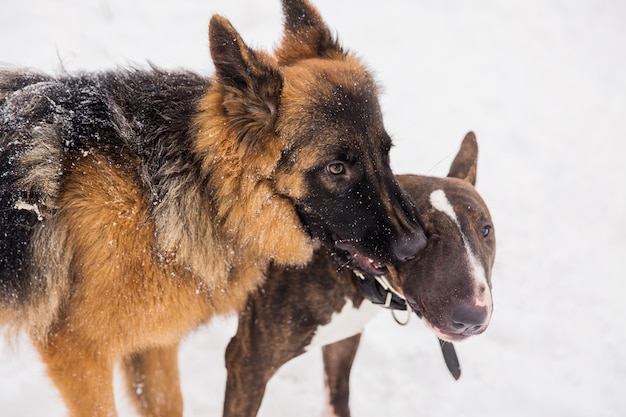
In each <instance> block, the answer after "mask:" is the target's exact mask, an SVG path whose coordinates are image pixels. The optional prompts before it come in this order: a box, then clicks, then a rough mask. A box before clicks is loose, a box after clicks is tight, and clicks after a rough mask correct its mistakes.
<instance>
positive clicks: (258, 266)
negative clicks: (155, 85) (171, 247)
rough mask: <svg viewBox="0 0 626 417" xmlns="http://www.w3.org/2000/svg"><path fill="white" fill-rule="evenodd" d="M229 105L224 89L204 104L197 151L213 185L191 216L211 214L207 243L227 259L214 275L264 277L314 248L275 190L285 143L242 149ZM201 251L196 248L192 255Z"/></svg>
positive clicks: (207, 222)
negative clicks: (275, 174) (270, 264)
mask: <svg viewBox="0 0 626 417" xmlns="http://www.w3.org/2000/svg"><path fill="white" fill-rule="evenodd" d="M224 100H225V98H224V91H223V89H222V88H221V86H219V85H215V84H214V85H213V86H212V87H211V89H210V90H209V92H208V93H207V94H206V95H205V96H204V97H203V98H202V99H201V100H200V103H199V111H198V113H197V114H198V115H197V117H196V119H195V121H194V123H195V127H196V129H197V130H196V132H197V133H196V134H197V137H196V140H195V144H194V149H193V152H194V153H196V155H198V156H199V157H200V158H201V161H202V168H201V171H202V175H203V176H205V178H207V180H208V181H207V182H208V189H209V190H211V195H204V196H202V197H203V198H202V199H201V200H202V201H196V202H195V203H196V204H202V205H203V206H204V210H190V211H192V212H202V213H207V218H206V219H203V220H204V221H202V222H201V224H204V225H205V226H206V227H205V229H206V235H205V236H204V237H203V240H204V241H205V242H207V243H206V244H207V245H211V246H212V245H216V246H217V247H219V248H220V251H221V253H222V254H223V259H221V260H220V259H217V260H216V261H215V262H213V265H212V268H211V270H212V271H214V272H215V273H217V275H219V276H223V277H224V278H225V279H228V275H231V274H229V273H230V272H231V270H233V269H235V270H238V271H239V272H237V274H241V272H243V271H242V270H246V271H249V270H250V269H253V270H257V271H259V272H264V271H265V269H266V268H267V265H268V262H269V261H270V260H273V261H274V262H276V263H279V264H304V263H306V262H308V261H309V259H310V258H311V256H312V251H313V244H312V242H311V240H310V238H309V237H308V235H307V234H306V233H305V232H304V231H303V229H302V226H301V223H300V220H299V218H298V215H297V213H296V212H295V209H294V208H293V203H292V202H291V201H289V200H288V199H286V198H285V197H282V196H280V195H278V194H277V193H276V192H275V191H274V187H273V185H272V182H271V179H270V178H271V174H272V172H271V171H273V167H275V166H276V163H277V161H278V159H279V158H280V148H279V146H278V145H279V141H278V140H277V139H276V138H275V140H267V141H265V144H266V145H265V146H264V149H263V150H262V152H256V151H255V152H252V151H251V150H250V149H247V150H242V149H240V148H239V147H238V146H237V143H238V142H237V139H238V138H237V131H238V129H241V126H237V127H236V129H235V128H234V126H232V123H231V120H230V118H229V117H227V115H226V114H225V112H224V105H223V103H224ZM218 236H219V238H218ZM190 243H191V242H190ZM181 247H184V248H186V247H187V246H186V245H181ZM205 249H206V250H211V248H209V247H207V248H205ZM197 250H198V248H197V247H190V248H189V254H191V253H192V252H195V251H197ZM203 252H204V251H203ZM215 252H216V251H215V247H213V248H212V253H215ZM207 260H208V259H207ZM244 275H248V273H245V274H244ZM233 278H235V277H233ZM250 279H253V278H252V277H250ZM257 279H260V274H259V278H257Z"/></svg>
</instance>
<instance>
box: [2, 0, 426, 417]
mask: <svg viewBox="0 0 626 417" xmlns="http://www.w3.org/2000/svg"><path fill="white" fill-rule="evenodd" d="M283 10H284V17H285V31H284V35H283V39H282V43H281V44H280V45H279V46H278V47H277V48H276V49H275V51H274V53H273V54H268V53H264V52H262V51H258V50H253V49H251V48H249V47H248V46H247V45H246V44H245V43H244V42H243V40H242V39H241V37H240V36H239V34H238V33H237V32H236V31H235V29H234V28H233V27H232V26H231V25H230V23H229V22H228V21H227V20H226V19H224V18H222V17H220V16H214V17H213V18H212V19H211V22H210V26H209V39H210V51H211V56H212V58H213V62H214V64H215V69H216V74H215V76H214V77H213V78H211V79H205V78H202V77H200V76H198V75H195V74H191V73H187V72H167V71H161V70H157V69H152V70H118V71H112V72H105V73H90V74H79V75H74V76H71V75H62V76H60V77H51V76H48V75H43V74H39V73H33V72H20V71H5V72H0V181H1V182H0V230H1V233H0V323H2V324H7V325H9V326H13V327H14V328H16V329H26V331H28V332H29V334H30V335H31V337H32V339H33V341H34V343H35V345H36V346H37V348H38V350H39V352H40V354H41V357H42V359H43V361H44V362H45V363H46V365H47V370H48V374H49V375H50V377H51V378H52V380H53V381H54V383H55V384H56V386H57V388H58V389H59V391H60V393H61V395H62V397H63V399H64V400H65V402H66V404H67V406H68V409H69V411H70V414H71V415H72V416H74V417H78V416H81V417H83V416H89V417H94V416H114V415H115V406H114V398H113V390H112V370H113V367H114V365H115V364H116V363H118V362H121V363H122V364H123V369H124V371H125V374H126V377H127V381H128V386H129V388H130V392H131V395H132V396H133V397H134V398H135V400H136V401H135V402H136V404H137V406H138V409H139V411H140V412H141V413H142V414H143V415H146V416H181V415H182V399H181V395H180V388H179V386H178V365H177V351H178V344H179V341H180V339H181V338H182V337H183V335H185V334H186V333H187V332H188V331H189V330H191V329H193V328H194V327H196V326H197V325H199V324H200V323H203V322H205V321H207V320H208V319H209V318H210V317H212V316H214V315H215V314H220V313H224V312H227V311H232V310H233V309H240V308H241V307H243V305H244V303H245V300H246V298H247V295H248V293H249V292H250V291H253V290H254V289H256V288H257V286H258V284H259V283H260V282H261V281H262V280H263V279H264V277H265V275H266V270H267V268H268V266H269V263H270V261H272V262H274V263H276V264H279V265H302V264H305V263H307V262H308V261H309V260H310V259H311V257H312V255H313V252H314V250H315V249H316V248H317V247H319V246H320V242H321V243H322V244H324V245H326V246H327V247H328V248H329V249H330V250H331V251H335V252H336V253H337V254H338V255H339V256H343V257H345V258H346V260H350V262H351V263H352V264H353V265H355V267H357V268H359V269H362V270H364V271H367V272H369V273H372V274H383V273H385V272H386V267H385V266H384V264H386V263H390V262H394V261H397V260H406V259H408V258H411V257H414V256H416V254H417V253H418V251H419V250H420V249H422V248H423V247H424V246H425V244H426V238H425V236H424V234H423V231H422V229H421V226H420V224H419V219H418V218H417V211H416V210H415V207H414V205H413V204H412V202H411V201H410V200H409V199H408V198H407V197H406V195H405V194H404V193H403V191H401V189H400V187H399V185H398V183H397V180H396V178H395V177H394V176H393V174H392V172H391V170H390V168H389V156H388V152H389V148H390V146H391V139H390V137H389V135H388V134H387V133H386V132H385V129H384V126H383V122H382V116H381V111H380V108H379V105H378V99H377V86H376V83H375V81H374V80H373V78H372V76H371V75H370V74H369V72H368V71H367V69H366V68H365V67H364V66H363V65H362V64H361V62H360V61H359V60H358V59H357V58H356V57H355V55H353V54H352V53H349V52H347V51H345V50H344V49H343V48H342V47H341V46H340V45H339V44H338V42H337V40H336V39H335V37H334V36H333V35H332V34H331V32H330V30H329V29H328V27H327V26H326V25H325V24H324V22H323V20H322V19H321V17H320V16H319V14H318V12H317V11H316V10H315V9H314V8H313V7H312V6H311V5H310V4H309V3H308V2H307V1H305V0H283ZM137 386H142V387H143V389H142V390H136V389H135V388H136V387H137Z"/></svg>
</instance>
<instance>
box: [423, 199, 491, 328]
mask: <svg viewBox="0 0 626 417" xmlns="http://www.w3.org/2000/svg"><path fill="white" fill-rule="evenodd" d="M430 204H431V205H432V206H433V208H434V209H436V210H438V211H440V212H442V213H444V214H446V215H447V216H448V217H450V219H451V220H452V221H453V222H454V224H456V227H457V229H458V231H459V233H460V234H461V238H462V239H463V245H464V246H465V254H466V259H467V262H468V266H469V270H470V271H471V277H472V279H473V281H474V283H473V284H474V301H475V303H476V305H477V306H481V307H482V306H486V307H487V309H488V312H489V316H491V311H492V307H493V306H492V300H491V289H490V287H489V283H488V282H487V274H486V272H485V266H484V265H482V263H481V262H480V260H479V259H478V258H477V257H476V255H475V254H474V251H473V250H472V247H471V245H470V242H469V240H468V238H467V236H466V235H465V233H464V232H463V228H462V226H461V223H460V222H459V219H458V217H457V215H456V212H455V211H454V207H453V206H452V204H450V201H449V200H448V197H447V196H446V193H445V192H444V191H443V190H441V189H438V190H435V191H433V192H432V193H430Z"/></svg>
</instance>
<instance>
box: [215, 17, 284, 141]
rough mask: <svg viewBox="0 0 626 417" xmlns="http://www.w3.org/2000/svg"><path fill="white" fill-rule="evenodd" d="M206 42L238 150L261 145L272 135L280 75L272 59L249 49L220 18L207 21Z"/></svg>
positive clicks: (280, 86)
mask: <svg viewBox="0 0 626 417" xmlns="http://www.w3.org/2000/svg"><path fill="white" fill-rule="evenodd" d="M209 42H210V48H211V57H212V58H213V63H214V65H215V75H216V82H217V83H218V84H220V85H221V86H222V88H223V94H224V99H223V107H224V111H225V113H226V115H227V116H228V119H229V120H230V121H232V123H233V124H234V125H233V128H234V129H233V131H236V132H238V139H239V145H240V150H241V151H243V152H246V151H247V150H248V149H249V148H256V147H257V146H263V143H262V142H263V141H264V140H265V139H266V138H268V137H269V135H271V134H272V133H273V132H274V123H275V121H276V118H277V109H278V105H279V101H280V94H281V91H282V86H283V78H282V75H281V74H280V72H279V71H278V68H277V67H276V65H275V62H274V61H273V59H272V58H270V57H269V56H268V55H267V54H264V53H262V52H256V51H254V50H252V49H251V48H249V47H248V46H247V45H246V44H245V43H244V41H243V40H242V38H241V36H240V35H239V33H237V31H236V30H235V28H234V27H233V26H232V25H231V24H230V22H229V21H228V20H227V19H225V18H223V17H221V16H218V15H215V16H213V17H212V18H211V22H210V24H209Z"/></svg>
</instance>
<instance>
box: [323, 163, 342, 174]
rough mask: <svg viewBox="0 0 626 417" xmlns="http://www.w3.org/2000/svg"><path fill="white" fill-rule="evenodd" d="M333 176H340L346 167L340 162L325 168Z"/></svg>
mask: <svg viewBox="0 0 626 417" xmlns="http://www.w3.org/2000/svg"><path fill="white" fill-rule="evenodd" d="M326 169H327V170H328V172H330V173H331V174H333V175H341V174H343V173H345V172H346V166H345V165H344V164H343V163H342V162H332V163H330V164H328V166H327V167H326Z"/></svg>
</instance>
